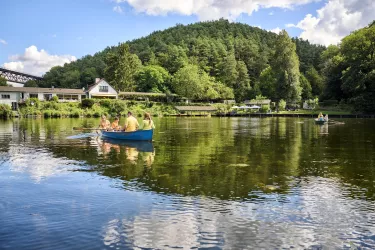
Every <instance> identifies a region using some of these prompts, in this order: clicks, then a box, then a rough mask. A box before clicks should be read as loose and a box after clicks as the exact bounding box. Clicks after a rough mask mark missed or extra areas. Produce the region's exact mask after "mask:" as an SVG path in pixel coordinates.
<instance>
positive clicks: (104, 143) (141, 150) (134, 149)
mask: <svg viewBox="0 0 375 250" xmlns="http://www.w3.org/2000/svg"><path fill="white" fill-rule="evenodd" d="M97 143H98V146H99V148H100V153H101V154H102V155H104V157H105V158H106V157H108V156H109V155H110V153H111V152H114V153H115V154H118V155H125V158H126V160H127V161H128V162H130V163H132V164H134V165H135V164H137V162H138V160H139V159H141V160H142V161H143V163H144V164H145V165H146V166H148V167H151V166H152V164H153V162H154V160H155V150H154V146H153V144H152V142H148V141H123V140H114V139H107V138H98V139H97ZM111 157H113V154H112V155H111Z"/></svg>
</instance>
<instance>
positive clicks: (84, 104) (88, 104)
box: [81, 99, 95, 108]
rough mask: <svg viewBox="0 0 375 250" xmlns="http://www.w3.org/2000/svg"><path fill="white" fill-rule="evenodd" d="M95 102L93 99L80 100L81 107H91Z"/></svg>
mask: <svg viewBox="0 0 375 250" xmlns="http://www.w3.org/2000/svg"><path fill="white" fill-rule="evenodd" d="M94 104H95V100H93V99H83V100H82V101H81V107H82V108H92V106H94Z"/></svg>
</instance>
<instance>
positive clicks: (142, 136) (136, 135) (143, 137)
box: [102, 130, 154, 141]
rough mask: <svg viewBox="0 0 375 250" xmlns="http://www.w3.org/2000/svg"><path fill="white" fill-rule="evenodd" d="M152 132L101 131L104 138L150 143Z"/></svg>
mask: <svg viewBox="0 0 375 250" xmlns="http://www.w3.org/2000/svg"><path fill="white" fill-rule="evenodd" d="M153 133H154V131H153V130H137V131H134V132H119V131H102V136H103V137H104V138H110V139H116V140H129V141H152V136H153Z"/></svg>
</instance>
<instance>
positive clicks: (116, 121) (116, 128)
mask: <svg viewBox="0 0 375 250" xmlns="http://www.w3.org/2000/svg"><path fill="white" fill-rule="evenodd" d="M119 121H120V119H119V118H118V117H117V116H116V117H115V120H114V121H113V122H112V124H111V128H112V129H113V130H115V131H117V130H120V129H121V126H119V125H118V123H119Z"/></svg>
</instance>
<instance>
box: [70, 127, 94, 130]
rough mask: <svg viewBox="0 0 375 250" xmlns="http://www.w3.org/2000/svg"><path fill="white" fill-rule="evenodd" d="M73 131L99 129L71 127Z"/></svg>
mask: <svg viewBox="0 0 375 250" xmlns="http://www.w3.org/2000/svg"><path fill="white" fill-rule="evenodd" d="M73 130H100V129H99V128H79V127H73Z"/></svg>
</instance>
